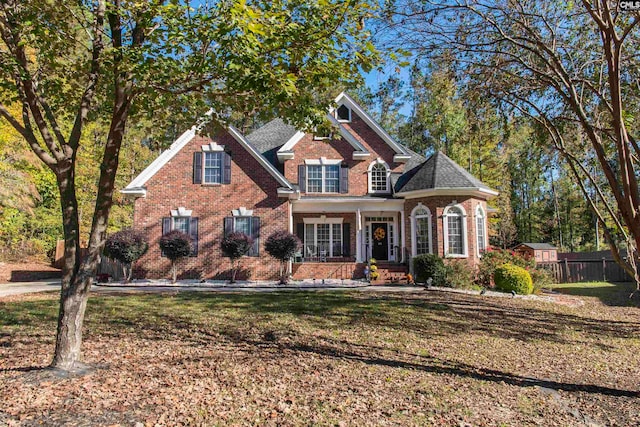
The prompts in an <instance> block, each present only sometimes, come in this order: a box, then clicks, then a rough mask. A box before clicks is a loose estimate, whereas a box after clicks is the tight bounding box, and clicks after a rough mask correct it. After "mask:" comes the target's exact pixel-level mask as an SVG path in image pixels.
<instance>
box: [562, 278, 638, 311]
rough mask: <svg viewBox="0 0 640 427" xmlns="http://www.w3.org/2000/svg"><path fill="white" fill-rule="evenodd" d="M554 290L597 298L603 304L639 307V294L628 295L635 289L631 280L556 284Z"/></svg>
mask: <svg viewBox="0 0 640 427" xmlns="http://www.w3.org/2000/svg"><path fill="white" fill-rule="evenodd" d="M553 290H554V291H555V292H559V293H561V294H566V295H575V296H582V297H595V298H598V299H599V300H600V301H601V302H602V303H603V304H606V305H608V306H614V307H640V295H639V294H638V293H636V294H635V295H634V296H633V298H629V295H631V293H632V292H633V291H635V290H636V287H635V284H633V283H631V282H617V283H609V282H599V283H571V284H562V285H557V286H556V287H554V288H553Z"/></svg>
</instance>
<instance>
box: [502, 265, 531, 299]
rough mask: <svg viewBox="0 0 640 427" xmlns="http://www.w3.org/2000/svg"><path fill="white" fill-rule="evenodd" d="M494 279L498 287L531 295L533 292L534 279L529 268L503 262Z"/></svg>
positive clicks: (506, 290)
mask: <svg viewBox="0 0 640 427" xmlns="http://www.w3.org/2000/svg"><path fill="white" fill-rule="evenodd" d="M494 279H495V282H496V288H497V289H499V290H501V291H505V292H511V291H515V292H516V293H517V294H521V295H529V294H530V293H531V292H533V281H532V280H531V275H530V274H529V272H528V271H527V270H525V269H524V268H522V267H519V266H517V265H513V264H503V265H501V266H499V267H498V268H496V270H495V274H494Z"/></svg>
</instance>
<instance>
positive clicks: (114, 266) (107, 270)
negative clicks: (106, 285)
mask: <svg viewBox="0 0 640 427" xmlns="http://www.w3.org/2000/svg"><path fill="white" fill-rule="evenodd" d="M98 274H108V275H109V277H111V279H112V280H116V281H117V280H122V279H123V278H124V273H123V272H122V264H121V263H120V262H119V261H115V260H112V259H109V258H107V257H106V256H104V255H102V258H101V260H100V267H98Z"/></svg>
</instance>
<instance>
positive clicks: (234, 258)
mask: <svg viewBox="0 0 640 427" xmlns="http://www.w3.org/2000/svg"><path fill="white" fill-rule="evenodd" d="M252 245H253V239H252V238H251V237H249V236H247V235H246V234H244V233H239V232H233V233H229V234H227V235H226V236H225V237H224V239H222V242H221V243H220V249H222V254H223V255H224V256H226V257H228V258H229V260H230V261H231V283H235V281H236V273H237V271H238V263H239V260H240V258H242V257H243V256H244V255H246V254H247V252H249V250H250V249H251V246H252Z"/></svg>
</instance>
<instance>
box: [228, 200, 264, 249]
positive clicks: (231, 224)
mask: <svg viewBox="0 0 640 427" xmlns="http://www.w3.org/2000/svg"><path fill="white" fill-rule="evenodd" d="M232 214H233V216H228V217H225V218H224V224H223V233H224V234H223V235H224V236H227V235H228V234H230V233H243V234H245V235H247V236H249V237H251V238H252V239H253V245H252V246H251V249H250V250H249V252H248V253H247V256H258V255H260V253H259V252H260V217H259V216H253V211H252V210H247V209H246V208H243V207H241V208H240V209H234V210H233V211H232Z"/></svg>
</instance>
